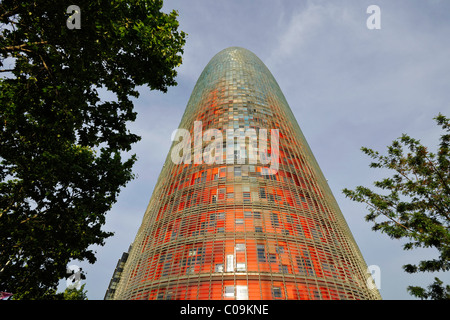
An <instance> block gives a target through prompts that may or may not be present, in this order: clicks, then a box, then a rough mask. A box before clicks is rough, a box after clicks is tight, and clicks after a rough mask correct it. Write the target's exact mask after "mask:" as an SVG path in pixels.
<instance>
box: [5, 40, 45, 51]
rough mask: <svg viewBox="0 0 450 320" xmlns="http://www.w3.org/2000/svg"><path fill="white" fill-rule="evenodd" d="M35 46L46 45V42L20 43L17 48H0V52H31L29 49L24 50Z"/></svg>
mask: <svg viewBox="0 0 450 320" xmlns="http://www.w3.org/2000/svg"><path fill="white" fill-rule="evenodd" d="M37 44H47V41H38V42H27V43H22V44H19V45H17V46H6V47H3V48H0V50H1V51H26V52H32V51H31V50H29V49H24V48H25V47H27V46H34V45H37Z"/></svg>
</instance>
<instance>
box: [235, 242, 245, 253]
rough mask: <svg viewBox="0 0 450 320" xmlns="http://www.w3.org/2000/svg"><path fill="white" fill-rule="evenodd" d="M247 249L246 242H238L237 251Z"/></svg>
mask: <svg viewBox="0 0 450 320" xmlns="http://www.w3.org/2000/svg"><path fill="white" fill-rule="evenodd" d="M238 251H245V243H236V252H238Z"/></svg>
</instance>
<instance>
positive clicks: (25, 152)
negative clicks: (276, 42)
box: [0, 0, 185, 299]
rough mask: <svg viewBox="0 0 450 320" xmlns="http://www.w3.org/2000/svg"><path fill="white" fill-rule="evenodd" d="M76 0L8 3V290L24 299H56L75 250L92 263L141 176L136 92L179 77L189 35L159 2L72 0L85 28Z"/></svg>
mask: <svg viewBox="0 0 450 320" xmlns="http://www.w3.org/2000/svg"><path fill="white" fill-rule="evenodd" d="M72 4H73V3H71V2H66V1H51V0H33V1H31V0H3V1H2V2H1V3H0V25H2V29H1V34H0V69H1V70H0V72H1V73H0V74H2V75H3V77H2V79H0V125H1V130H0V142H1V144H0V290H5V291H9V292H12V293H14V297H15V298H16V299H44V298H51V296H52V292H54V290H53V289H55V288H56V286H57V283H58V280H59V279H61V278H64V277H66V276H67V275H66V266H67V264H68V262H69V261H70V260H79V261H82V260H87V261H89V262H90V263H94V262H95V260H96V259H95V253H94V252H93V251H92V250H91V249H89V247H90V246H92V245H103V244H104V240H105V239H106V238H107V237H110V236H111V235H112V233H111V232H105V231H103V230H102V229H101V227H102V225H103V224H104V223H105V214H106V213H107V212H108V211H109V210H110V208H111V206H112V205H113V204H114V203H115V202H116V199H117V196H118V194H119V191H120V188H121V187H123V186H125V184H126V183H127V182H128V181H130V180H131V179H132V178H133V173H132V165H133V163H134V162H135V160H136V157H135V155H132V156H129V157H126V156H124V153H125V152H128V151H130V150H131V145H132V144H133V143H135V142H137V141H138V140H139V139H140V137H138V136H137V135H135V134H133V133H131V132H129V130H128V129H127V124H128V123H129V122H130V121H134V120H135V118H136V112H135V111H134V110H133V107H134V106H133V102H132V100H131V99H132V98H133V97H134V98H137V97H138V91H137V88H136V87H137V86H147V87H148V88H149V89H150V90H160V91H163V92H166V91H167V88H168V86H173V85H176V81H175V80H174V79H175V76H176V70H175V68H176V67H177V66H179V65H180V64H181V53H182V52H183V49H182V48H183V46H184V43H185V34H184V32H182V31H178V21H177V20H176V18H177V12H175V11H172V12H171V13H168V14H166V13H163V12H161V9H162V5H163V3H162V1H158V0H131V1H122V0H108V1H105V0H98V1H88V0H80V1H76V4H77V5H78V6H79V8H80V11H81V15H80V18H81V19H80V21H81V23H80V25H81V28H80V29H69V28H68V26H67V25H66V21H67V19H68V18H69V14H67V13H66V10H67V7H68V6H69V5H72ZM100 90H108V92H109V95H111V96H112V98H111V99H110V100H107V101H103V100H102V99H101V98H100V96H99V91H100ZM91 248H92V247H91Z"/></svg>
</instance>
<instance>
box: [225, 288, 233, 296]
mask: <svg viewBox="0 0 450 320" xmlns="http://www.w3.org/2000/svg"><path fill="white" fill-rule="evenodd" d="M224 296H225V297H234V286H226V287H225V294H224Z"/></svg>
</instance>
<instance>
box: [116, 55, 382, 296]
mask: <svg viewBox="0 0 450 320" xmlns="http://www.w3.org/2000/svg"><path fill="white" fill-rule="evenodd" d="M172 138H173V144H172V147H171V150H170V152H169V155H168V156H167V159H166V161H165V164H164V166H163V168H162V171H161V174H160V176H159V179H158V181H157V183H156V186H155V189H154V192H153V195H152V197H151V199H150V203H149V205H148V207H147V210H146V212H145V215H144V218H143V221H142V225H141V227H140V228H139V231H138V233H137V235H136V238H135V241H134V242H133V244H132V247H131V249H130V251H129V255H128V259H127V261H126V263H125V266H124V269H123V272H122V274H121V277H120V281H119V282H118V285H117V288H116V291H115V292H114V295H113V296H114V299H212V300H219V299H379V298H380V295H379V293H378V291H377V289H376V288H374V286H373V284H372V283H371V282H370V281H368V280H370V279H369V274H368V273H367V266H366V264H365V262H364V260H363V257H362V255H361V253H360V251H359V249H358V247H357V245H356V243H355V241H354V239H353V237H352V235H351V232H350V230H349V228H348V226H347V224H346V222H345V219H344V217H343V215H342V213H341V212H340V210H339V207H338V205H337V203H336V200H335V199H334V197H333V195H332V193H331V190H330V188H329V187H328V184H327V182H326V180H325V178H324V176H323V174H322V172H321V170H320V168H319V166H318V164H317V162H316V160H315V158H314V156H313V154H312V152H311V150H310V148H309V146H308V144H307V142H306V139H305V137H304V136H303V134H302V132H301V130H300V128H299V126H298V124H297V122H296V120H295V118H294V115H293V114H292V112H291V110H290V108H289V106H288V104H287V102H286V100H285V97H284V96H283V94H282V92H281V89H280V88H279V86H278V84H277V82H276V81H275V79H274V78H273V76H272V74H271V73H270V71H269V70H268V69H267V67H266V66H265V65H264V63H263V62H262V61H261V60H260V59H259V58H258V57H257V56H255V55H254V54H253V53H251V52H250V51H248V50H246V49H243V48H238V47H231V48H228V49H225V50H223V51H221V52H219V53H218V54H217V55H215V56H214V57H213V58H212V59H211V61H210V62H209V63H208V65H207V66H206V67H205V69H204V70H203V72H202V74H201V75H200V78H199V79H198V81H197V83H196V85H195V88H194V90H193V92H192V95H191V97H190V99H189V102H188V105H187V107H186V111H185V113H184V115H183V117H182V120H181V123H180V126H179V130H177V131H176V132H174V134H173V137H172Z"/></svg>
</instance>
